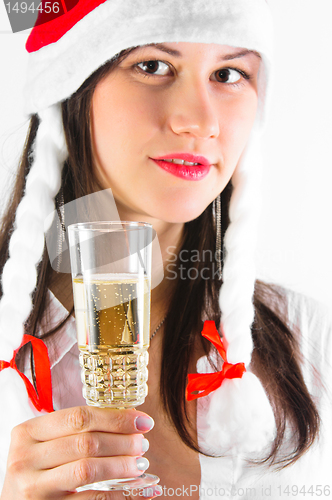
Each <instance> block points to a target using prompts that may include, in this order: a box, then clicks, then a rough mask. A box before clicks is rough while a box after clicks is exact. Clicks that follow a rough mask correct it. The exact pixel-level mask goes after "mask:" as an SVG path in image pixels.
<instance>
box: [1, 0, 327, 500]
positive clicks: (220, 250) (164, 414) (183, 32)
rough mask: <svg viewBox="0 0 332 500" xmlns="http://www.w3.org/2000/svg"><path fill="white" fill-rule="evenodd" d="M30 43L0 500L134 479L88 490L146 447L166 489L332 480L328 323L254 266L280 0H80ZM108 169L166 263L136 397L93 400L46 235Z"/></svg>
mask: <svg viewBox="0 0 332 500" xmlns="http://www.w3.org/2000/svg"><path fill="white" fill-rule="evenodd" d="M27 49H28V51H29V52H30V53H31V61H30V65H29V78H28V84H27V87H26V96H27V112H28V113H30V114H31V124H30V130H29V135H28V138H27V142H26V147H25V151H24V154H23V157H22V162H21V166H20V170H19V172H18V176H17V182H16V185H15V190H14V193H13V196H12V199H11V202H10V204H9V206H8V209H7V212H6V215H5V217H4V220H3V226H2V232H1V241H0V245H1V247H0V248H1V260H0V266H1V269H2V272H3V274H2V301H1V308H0V327H1V346H0V348H1V349H0V358H1V359H2V360H3V361H2V363H1V373H0V376H1V387H2V389H1V391H2V401H3V404H4V407H5V411H4V413H5V415H4V416H3V419H2V420H3V421H2V424H3V425H2V428H1V432H2V435H3V442H4V445H3V447H2V448H3V449H2V463H1V467H2V471H3V490H2V494H1V500H11V499H14V498H15V499H16V498H22V499H28V498H34V499H51V498H58V499H63V498H67V497H68V496H71V495H74V498H77V499H82V500H83V499H88V498H89V499H93V498H95V499H97V498H114V499H116V498H122V497H123V495H124V494H122V493H119V492H105V493H103V494H101V493H100V492H94V491H84V492H83V491H82V492H75V490H76V489H77V488H79V487H80V486H83V485H86V484H90V483H92V482H94V481H102V480H107V479H111V478H125V477H133V476H138V475H140V474H141V472H142V470H146V469H147V468H148V466H149V463H150V467H149V471H151V472H152V473H155V474H157V475H158V476H159V477H160V486H161V488H159V490H158V489H154V490H153V491H147V492H145V493H144V492H140V493H139V494H140V495H141V496H142V495H143V494H145V495H146V496H147V497H152V496H155V495H157V494H159V496H162V497H167V496H178V497H187V496H191V497H192V498H196V499H198V498H200V499H205V498H211V497H212V498H218V497H226V498H227V497H229V498H247V499H249V498H265V497H271V498H275V499H276V498H284V497H285V496H287V495H297V494H299V495H300V494H303V495H312V496H323V495H324V496H329V495H331V491H330V486H331V485H330V466H331V463H332V451H331V446H330V443H331V440H330V438H331V435H330V434H331V431H330V421H331V420H330V419H331V416H332V407H331V394H330V388H329V387H328V384H329V380H330V378H329V377H330V375H331V367H330V361H329V360H330V359H331V357H330V356H331V354H332V353H331V335H330V326H329V325H330V323H329V321H328V318H327V317H326V316H325V315H324V314H323V313H322V311H320V310H318V309H316V308H313V307H312V305H311V303H310V301H307V300H306V299H304V298H303V297H299V296H297V295H296V294H293V293H291V292H289V291H286V290H283V289H281V288H277V287H271V286H268V285H266V284H263V283H261V282H255V270H254V265H253V254H254V242H255V234H256V222H257V212H258V195H259V190H258V181H259V163H260V158H259V138H260V132H261V129H262V124H263V121H264V106H265V103H266V96H267V94H268V88H269V75H270V66H271V20H270V16H269V12H268V8H267V5H266V3H265V0H253V1H251V2H248V1H247V0H232V1H227V0H218V1H217V0H205V1H204V2H202V1H201V0H191V2H187V1H186V0H167V1H164V2H156V1H155V0H141V1H137V0H136V1H131V0H129V1H127V2H123V1H122V0H121V1H111V0H106V1H105V2H100V1H99V2H98V1H97V2H87V1H83V0H82V1H81V2H79V3H78V4H77V5H76V6H75V7H74V8H73V9H72V10H70V11H68V12H67V13H66V14H64V15H63V16H62V17H60V18H58V19H55V20H53V21H50V22H49V23H46V24H40V25H39V26H36V27H35V28H34V30H33V31H32V33H31V35H30V37H29V40H28V42H27ZM109 188H111V189H112V193H113V196H114V199H115V202H116V207H117V210H118V213H119V216H120V219H121V220H132V221H146V222H150V223H151V224H152V225H153V227H154V229H155V230H156V232H157V235H158V239H159V243H160V247H161V252H162V256H163V262H164V279H163V280H162V282H161V283H160V284H159V285H158V286H157V287H156V288H155V289H153V291H152V303H151V306H152V309H151V347H150V349H149V355H150V362H149V395H148V397H147V398H146V401H145V403H144V404H143V405H142V406H140V407H139V408H138V409H137V410H126V411H120V410H111V411H108V410H101V409H98V408H90V407H87V406H85V402H84V400H83V398H82V395H81V383H80V369H79V366H78V351H77V343H76V332H75V319H74V317H73V299H72V289H71V278H70V275H69V274H64V273H58V272H57V271H56V270H54V269H53V268H52V266H51V264H50V259H49V255H48V252H47V250H46V248H44V231H47V230H48V229H49V226H50V224H51V221H50V222H46V223H45V220H46V218H47V216H48V215H49V213H50V212H51V211H52V208H54V203H55V207H56V210H57V212H58V213H59V214H60V220H61V214H62V210H63V206H64V204H67V203H69V202H71V201H73V200H77V199H79V198H81V197H83V196H86V195H89V194H92V193H96V192H99V191H102V190H105V189H109ZM48 220H49V219H48ZM61 222H62V224H63V226H65V224H66V222H65V221H64V220H61ZM61 234H62V233H60V236H59V241H60V240H61ZM59 241H57V242H55V244H56V245H58V244H59ZM209 255H213V256H214V258H213V259H209V258H207V257H206V256H209ZM221 256H222V259H220V257H221ZM174 257H175V258H174ZM219 264H220V268H219ZM36 271H37V272H36ZM220 273H221V276H220ZM193 277H194V279H193ZM30 297H31V298H32V302H31V299H30ZM23 325H24V328H23ZM202 330H203V332H204V335H205V336H204V337H203V336H202V335H201V332H202ZM23 333H25V334H26V335H27V334H28V335H30V337H27V336H24V337H23ZM206 336H207V338H209V339H210V340H212V343H213V344H214V346H215V347H217V349H215V348H213V347H212V344H211V341H210V340H207V338H206ZM35 338H39V339H40V338H42V339H43V343H42V344H41V343H40V342H39V341H35ZM220 338H221V340H222V343H221V341H220ZM22 341H23V342H22ZM24 342H26V343H25V344H24ZM23 344H24V345H23ZM20 346H21V348H20ZM45 346H46V348H47V354H48V359H47V355H45ZM12 360H13V361H12ZM48 360H49V361H48ZM48 364H49V365H50V368H51V376H52V398H50V394H51V384H50V378H49V372H48V370H47V366H48ZM196 372H198V373H201V374H202V375H201V377H200V378H199V379H195V378H194V379H192V378H189V384H188V374H193V373H196ZM22 373H23V374H26V375H27V376H28V377H30V378H31V381H32V382H33V383H34V385H35V388H36V391H34V388H33V387H31V386H29V384H28V382H26V381H25V382H26V385H27V386H28V387H29V399H28V396H27V393H26V390H25V385H24V382H23V380H22ZM207 380H208V381H207ZM206 381H207V382H206ZM187 384H188V385H187ZM53 409H54V410H57V411H54V412H53V411H52V410H53ZM46 412H48V413H46ZM42 413H44V414H42ZM40 414H41V415H40ZM37 415H38V416H37ZM153 425H154V427H153ZM14 426H16V427H15V428H14V430H13V431H12V433H11V436H10V430H11V429H12V428H13V427H14ZM143 436H145V437H143ZM146 438H148V441H147V439H146ZM148 442H149V445H148ZM7 458H8V461H7ZM147 459H148V460H147ZM6 462H7V465H6ZM135 495H136V496H137V495H138V492H133V493H132V496H133V497H134V496H135Z"/></svg>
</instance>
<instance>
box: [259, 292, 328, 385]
mask: <svg viewBox="0 0 332 500" xmlns="http://www.w3.org/2000/svg"><path fill="white" fill-rule="evenodd" d="M265 303H266V305H268V307H269V308H270V309H272V311H273V312H275V313H276V314H277V315H278V316H279V317H280V318H281V319H282V321H284V322H285V323H286V324H287V326H288V328H289V330H290V331H291V333H292V334H293V337H294V339H295V340H296V342H297V344H298V347H299V351H300V358H301V359H300V362H301V365H302V370H303V374H304V377H305V380H306V383H307V385H308V387H309V388H310V391H311V392H312V393H315V392H316V391H317V390H318V387H319V386H320V387H323V386H324V387H325V388H326V386H328V385H331V382H330V380H331V379H332V314H331V309H330V308H329V307H328V306H326V305H325V304H322V303H320V302H318V301H317V300H315V299H313V298H311V297H308V296H306V295H304V294H302V293H298V292H295V291H293V290H290V289H287V288H284V287H281V286H277V285H269V287H268V292H267V295H266V302H265Z"/></svg>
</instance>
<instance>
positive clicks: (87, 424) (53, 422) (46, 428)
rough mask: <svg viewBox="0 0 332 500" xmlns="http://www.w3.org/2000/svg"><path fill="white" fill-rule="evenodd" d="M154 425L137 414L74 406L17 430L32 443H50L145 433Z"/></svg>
mask: <svg viewBox="0 0 332 500" xmlns="http://www.w3.org/2000/svg"><path fill="white" fill-rule="evenodd" d="M153 425H154V421H153V419H152V418H151V417H149V416H148V415H147V414H146V413H143V412H140V411H137V410H131V409H130V410H115V409H108V408H93V407H90V406H76V407H74V408H66V409H64V410H58V411H55V412H53V413H49V414H48V415H43V416H41V417H37V418H33V419H31V420H27V421H26V422H24V423H23V424H21V425H20V426H19V430H20V432H23V433H27V434H28V435H30V436H31V438H33V439H34V440H35V441H50V440H52V439H57V438H60V437H64V436H70V435H72V434H77V433H80V432H91V431H99V432H114V433H116V434H133V433H138V432H147V431H149V430H150V429H152V427H153Z"/></svg>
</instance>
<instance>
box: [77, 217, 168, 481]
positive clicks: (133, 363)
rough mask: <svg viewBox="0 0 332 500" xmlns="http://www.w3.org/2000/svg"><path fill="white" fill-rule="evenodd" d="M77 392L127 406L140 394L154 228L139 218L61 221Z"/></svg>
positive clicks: (99, 402)
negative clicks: (72, 314) (69, 285)
mask: <svg viewBox="0 0 332 500" xmlns="http://www.w3.org/2000/svg"><path fill="white" fill-rule="evenodd" d="M68 235H69V245H70V260H71V269H72V280H73V294H74V307H75V318H76V328H77V338H78V348H79V351H80V365H81V368H82V382H83V396H84V398H85V399H86V402H87V404H88V405H90V406H98V407H101V408H116V409H125V408H134V407H136V406H138V405H140V404H142V403H143V402H144V400H145V397H146V395H147V390H148V389H147V379H148V370H147V364H148V347H149V342H150V301H151V247H152V239H153V228H152V226H151V225H150V224H147V223H143V222H123V221H122V222H89V223H78V224H72V225H70V226H69V227H68ZM158 481H159V478H158V477H157V476H154V475H152V474H146V473H144V474H142V475H141V476H139V477H137V478H130V479H113V480H108V481H100V482H98V483H93V484H90V485H85V486H83V487H81V488H78V489H77V491H83V490H87V489H95V490H96V489H97V490H104V491H109V490H130V489H136V488H146V487H148V486H152V485H155V484H157V483H158Z"/></svg>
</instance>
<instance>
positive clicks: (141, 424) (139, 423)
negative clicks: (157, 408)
mask: <svg viewBox="0 0 332 500" xmlns="http://www.w3.org/2000/svg"><path fill="white" fill-rule="evenodd" d="M153 426H154V421H153V419H152V418H151V417H145V416H143V415H141V416H140V417H136V419H135V427H136V429H137V430H138V431H150V430H151V429H152V428H153Z"/></svg>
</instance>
